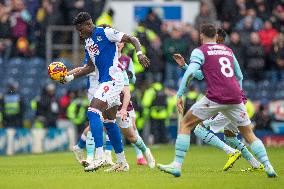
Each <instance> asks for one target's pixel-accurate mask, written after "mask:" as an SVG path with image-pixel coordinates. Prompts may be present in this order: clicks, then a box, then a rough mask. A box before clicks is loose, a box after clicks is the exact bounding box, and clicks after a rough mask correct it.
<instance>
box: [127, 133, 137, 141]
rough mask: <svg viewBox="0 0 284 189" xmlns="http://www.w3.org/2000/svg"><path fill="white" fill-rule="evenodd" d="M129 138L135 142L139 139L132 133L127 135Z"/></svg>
mask: <svg viewBox="0 0 284 189" xmlns="http://www.w3.org/2000/svg"><path fill="white" fill-rule="evenodd" d="M127 140H129V142H130V143H135V142H136V141H137V137H136V136H135V135H132V134H131V135H129V136H127Z"/></svg>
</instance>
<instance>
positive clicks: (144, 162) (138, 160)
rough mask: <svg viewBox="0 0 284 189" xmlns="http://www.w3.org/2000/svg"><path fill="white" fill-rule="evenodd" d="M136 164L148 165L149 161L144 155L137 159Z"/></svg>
mask: <svg viewBox="0 0 284 189" xmlns="http://www.w3.org/2000/svg"><path fill="white" fill-rule="evenodd" d="M136 164H137V165H147V161H146V160H145V158H144V157H142V158H138V159H137V161H136Z"/></svg>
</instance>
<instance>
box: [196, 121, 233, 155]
mask: <svg viewBox="0 0 284 189" xmlns="http://www.w3.org/2000/svg"><path fill="white" fill-rule="evenodd" d="M194 133H195V135H196V136H198V137H199V138H201V139H202V141H203V142H205V143H206V144H210V145H211V146H214V147H216V148H218V149H220V150H223V151H225V152H226V153H227V154H232V153H235V152H236V150H235V149H233V148H231V147H230V146H228V145H226V144H225V143H224V142H223V141H221V140H220V139H219V138H218V137H217V136H216V135H214V134H213V133H210V132H209V131H208V130H207V129H206V128H204V127H202V126H200V125H197V127H196V128H195V129H194Z"/></svg>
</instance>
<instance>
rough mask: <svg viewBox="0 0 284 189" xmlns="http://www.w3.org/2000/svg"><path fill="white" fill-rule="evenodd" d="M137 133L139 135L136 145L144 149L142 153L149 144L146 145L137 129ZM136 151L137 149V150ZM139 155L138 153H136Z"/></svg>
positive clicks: (141, 149)
mask: <svg viewBox="0 0 284 189" xmlns="http://www.w3.org/2000/svg"><path fill="white" fill-rule="evenodd" d="M135 134H136V137H137V141H136V142H135V143H134V145H135V146H136V147H137V148H138V149H139V150H140V151H142V153H145V151H146V149H147V146H146V145H145V143H144V141H143V140H142V138H141V137H140V135H139V133H138V131H137V130H135ZM135 151H136V150H135ZM136 155H137V154H136Z"/></svg>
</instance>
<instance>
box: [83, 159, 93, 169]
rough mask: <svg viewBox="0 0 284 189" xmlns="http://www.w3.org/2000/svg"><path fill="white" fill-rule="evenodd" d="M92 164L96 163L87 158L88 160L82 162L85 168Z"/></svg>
mask: <svg viewBox="0 0 284 189" xmlns="http://www.w3.org/2000/svg"><path fill="white" fill-rule="evenodd" d="M92 162H94V158H89V157H87V159H85V160H82V162H81V165H82V166H83V167H88V166H89V165H90V164H91V163H92Z"/></svg>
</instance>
